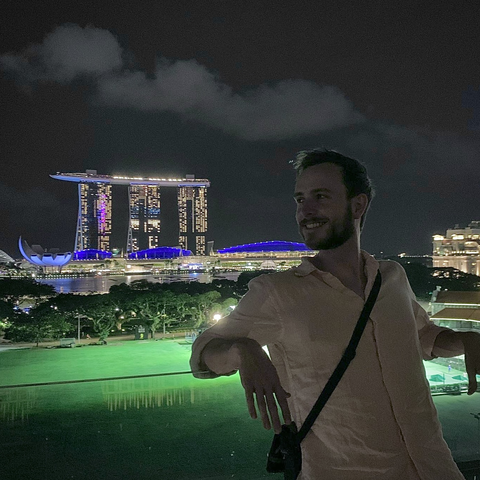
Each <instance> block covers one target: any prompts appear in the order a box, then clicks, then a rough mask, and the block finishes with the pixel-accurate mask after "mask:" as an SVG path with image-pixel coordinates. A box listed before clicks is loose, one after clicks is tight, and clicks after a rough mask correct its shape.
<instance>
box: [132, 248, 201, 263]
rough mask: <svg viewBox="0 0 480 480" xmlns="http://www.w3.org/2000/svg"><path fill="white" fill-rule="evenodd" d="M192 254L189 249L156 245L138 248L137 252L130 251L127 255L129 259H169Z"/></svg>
mask: <svg viewBox="0 0 480 480" xmlns="http://www.w3.org/2000/svg"><path fill="white" fill-rule="evenodd" d="M191 254H192V252H191V251H190V250H182V249H181V248H175V247H157V248H149V249H147V250H140V251H139V252H132V253H130V254H129V255H128V258H129V259H130V260H143V259H146V260H154V259H161V260H163V259H169V258H177V257H188V256H190V255H191Z"/></svg>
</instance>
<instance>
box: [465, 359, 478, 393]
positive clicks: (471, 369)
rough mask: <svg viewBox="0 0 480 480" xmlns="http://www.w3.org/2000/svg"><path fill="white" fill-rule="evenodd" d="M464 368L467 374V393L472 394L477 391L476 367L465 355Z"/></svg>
mask: <svg viewBox="0 0 480 480" xmlns="http://www.w3.org/2000/svg"><path fill="white" fill-rule="evenodd" d="M465 369H466V370H467V375H468V395H472V394H473V393H475V392H476V391H477V369H476V368H475V365H474V364H472V362H470V361H469V358H468V357H467V356H465Z"/></svg>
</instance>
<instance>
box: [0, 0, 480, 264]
mask: <svg viewBox="0 0 480 480" xmlns="http://www.w3.org/2000/svg"><path fill="white" fill-rule="evenodd" d="M0 19H1V20H0V22H1V25H0V35H1V42H0V48H1V52H0V53H1V55H0V85H1V89H0V119H1V128H0V148H1V150H0V155H1V156H0V162H1V177H0V220H1V223H0V225H1V228H0V249H2V250H5V251H6V252H7V253H9V254H10V255H12V256H15V257H18V256H19V253H18V250H17V247H16V242H17V239H18V237H19V236H20V235H22V236H23V237H24V238H25V239H26V240H27V241H28V242H29V243H30V244H37V243H38V244H41V245H42V246H44V247H47V248H50V247H59V248H61V249H62V250H71V249H72V248H73V244H74V237H75V224H76V215H77V209H78V204H77V191H76V185H75V184H72V183H67V182H60V181H57V180H53V179H51V178H50V177H49V174H53V173H55V172H58V171H63V172H81V171H85V169H96V170H98V172H99V173H102V174H134V175H162V176H163V175H172V176H175V177H178V176H184V175H185V174H191V173H193V174H195V175H196V177H197V178H208V179H210V181H211V182H212V186H211V188H210V189H209V227H210V228H209V233H208V237H209V238H208V239H209V240H214V241H215V248H222V247H227V246H232V245H237V244H241V243H249V242H256V241H266V240H288V241H299V240H300V237H299V236H298V233H297V229H296V225H295V221H294V210H295V205H294V202H293V199H292V193H293V182H294V173H293V170H292V167H291V165H289V163H288V162H289V160H291V159H292V158H293V157H294V155H295V153H296V152H297V151H299V150H303V149H307V148H313V147H322V146H323V147H326V148H332V149H335V150H338V151H340V152H341V153H344V154H346V155H349V156H354V157H356V158H358V159H359V160H362V161H363V162H365V163H366V165H367V167H368V169H369V172H370V175H371V177H372V178H373V181H374V184H375V186H376V190H377V196H376V198H375V199H374V202H373V204H372V208H371V210H370V213H369V215H368V218H367V222H366V225H365V230H364V233H363V248H365V249H366V250H368V251H370V252H371V253H375V254H379V253H380V252H384V253H385V254H395V253H400V252H407V253H409V254H423V253H430V252H431V236H432V235H433V234H435V233H444V232H445V230H446V229H447V228H450V227H453V226H454V225H455V224H460V225H466V224H467V223H469V222H470V221H471V220H480V201H479V198H480V181H479V176H480V175H479V174H480V165H479V160H480V134H479V133H480V6H479V4H478V2H476V1H463V0H458V1H455V2H438V1H435V2H433V1H410V0H405V1H402V2H387V1H385V0H366V1H365V0H362V1H352V0H348V1H343V0H333V1H322V2H313V1H305V0H304V1H300V0H297V1H295V2H293V1H289V2H287V1H259V0H252V1H250V0H245V1H242V0H191V1H181V0H172V1H171V0H155V1H150V0H143V1H141V2H134V1H131V0H130V1H122V0H115V1H111V0H103V1H101V2H95V1H87V0H84V1H82V2H78V1H70V0H62V1H60V2H59V1H58V0H55V1H44V2H31V1H23V0H17V1H8V0H7V1H4V2H2V6H1V7H0ZM121 196H122V192H120V194H119V198H120V197H121ZM124 196H125V195H124ZM125 198H126V197H125ZM115 207H116V208H117V212H116V213H115V214H116V215H125V211H126V203H124V204H120V203H119V204H117V205H115ZM170 227H171V226H170ZM167 231H168V229H167ZM112 243H113V245H112V246H118V247H123V246H124V244H125V237H124V233H123V232H119V233H118V232H117V233H116V234H115V237H114V239H113V242H112Z"/></svg>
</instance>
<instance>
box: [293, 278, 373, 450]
mask: <svg viewBox="0 0 480 480" xmlns="http://www.w3.org/2000/svg"><path fill="white" fill-rule="evenodd" d="M381 285H382V276H381V275H380V270H378V272H377V276H376V277H375V282H374V283H373V287H372V290H371V292H370V295H369V296H368V298H367V301H366V302H365V305H364V306H363V310H362V313H361V314H360V317H359V319H358V321H357V324H356V326H355V329H354V330H353V334H352V337H351V338H350V342H349V343H348V346H347V348H346V349H345V352H344V353H343V356H342V358H341V360H340V362H339V363H338V365H337V367H336V368H335V370H334V371H333V373H332V375H331V376H330V378H329V379H328V382H327V384H326V385H325V387H324V388H323V390H322V393H321V394H320V396H319V397H318V400H317V401H316V402H315V405H314V406H313V407H312V410H310V413H309V414H308V416H307V418H306V419H305V422H303V425H302V427H301V428H300V430H299V431H298V434H297V442H298V444H300V442H301V441H302V440H303V439H304V438H305V436H306V435H307V433H308V432H309V430H310V429H311V428H312V426H313V424H314V423H315V420H316V419H317V417H318V415H319V414H320V412H321V411H322V409H323V407H324V406H325V404H326V403H327V401H328V399H329V398H330V396H331V395H332V393H333V391H334V390H335V388H336V386H337V385H338V382H339V381H340V380H341V378H342V376H343V374H344V373H345V371H346V370H347V368H348V366H349V365H350V362H351V361H352V360H353V359H354V357H355V354H356V350H357V346H358V342H360V338H362V334H363V331H364V330H365V326H366V325H367V321H368V318H369V317H370V313H371V312H372V309H373V306H374V305H375V302H376V300H377V297H378V292H379V291H380V287H381Z"/></svg>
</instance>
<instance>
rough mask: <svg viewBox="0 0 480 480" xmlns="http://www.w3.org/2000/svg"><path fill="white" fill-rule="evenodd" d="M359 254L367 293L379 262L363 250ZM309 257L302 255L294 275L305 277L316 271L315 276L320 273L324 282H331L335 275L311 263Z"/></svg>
mask: <svg viewBox="0 0 480 480" xmlns="http://www.w3.org/2000/svg"><path fill="white" fill-rule="evenodd" d="M360 254H361V255H362V258H363V260H364V265H365V267H364V272H365V275H366V277H367V285H366V286H365V293H366V294H367V293H368V292H370V290H371V288H372V285H373V282H374V281H375V277H376V275H377V271H378V267H379V264H378V261H377V260H376V259H375V258H374V257H373V256H372V255H370V254H369V253H367V252H365V251H364V250H361V251H360ZM309 258H310V257H302V263H301V264H300V265H298V266H297V267H295V275H296V276H297V277H306V276H307V275H310V274H311V273H316V275H317V276H318V275H320V277H322V279H323V280H324V281H325V283H328V284H330V283H331V280H333V278H335V279H336V277H333V275H332V274H331V273H329V272H325V271H322V270H319V269H318V268H316V267H315V266H314V265H313V264H312V262H310V260H309ZM332 277H333V278H332ZM337 282H338V280H337Z"/></svg>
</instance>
